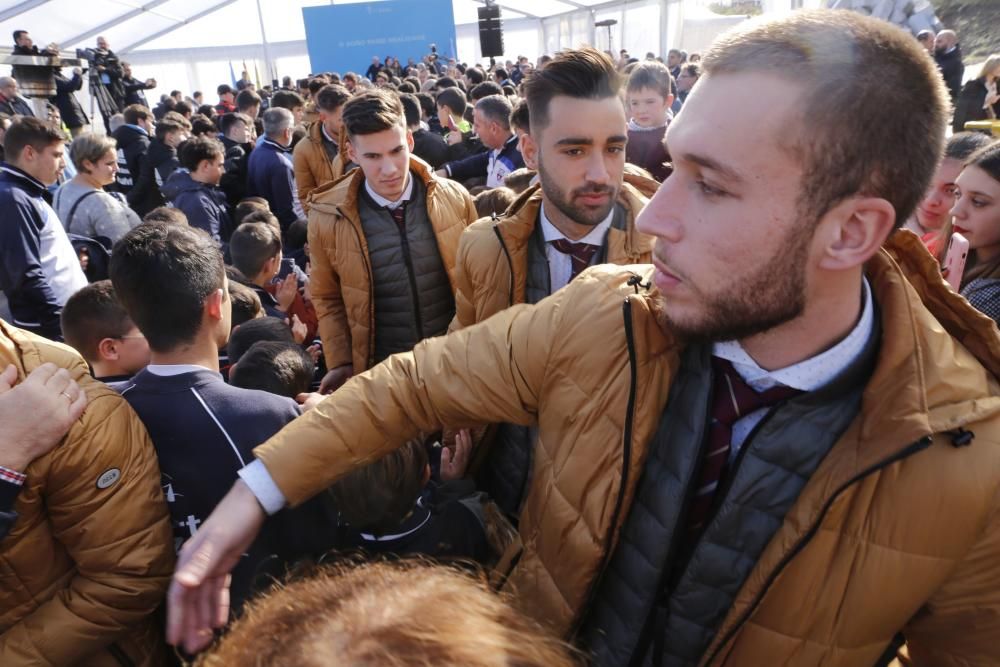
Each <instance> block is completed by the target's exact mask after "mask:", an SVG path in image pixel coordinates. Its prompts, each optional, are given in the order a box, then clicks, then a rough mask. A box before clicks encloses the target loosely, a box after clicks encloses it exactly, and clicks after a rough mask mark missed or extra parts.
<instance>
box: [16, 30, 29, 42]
mask: <svg viewBox="0 0 1000 667" xmlns="http://www.w3.org/2000/svg"><path fill="white" fill-rule="evenodd" d="M27 33H28V31H27V30H15V31H14V43H15V44H16V43H17V40H19V39H21V35H25V34H27Z"/></svg>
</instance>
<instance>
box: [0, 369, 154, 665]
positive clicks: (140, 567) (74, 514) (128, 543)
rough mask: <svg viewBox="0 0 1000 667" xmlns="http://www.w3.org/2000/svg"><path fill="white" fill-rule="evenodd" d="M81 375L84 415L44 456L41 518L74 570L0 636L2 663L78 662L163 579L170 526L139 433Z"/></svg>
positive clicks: (122, 409) (143, 613)
mask: <svg viewBox="0 0 1000 667" xmlns="http://www.w3.org/2000/svg"><path fill="white" fill-rule="evenodd" d="M81 383H83V381H81ZM86 384H87V390H88V393H89V394H90V395H91V403H90V405H89V406H88V407H87V411H86V413H84V417H83V418H82V419H81V420H80V421H78V422H77V423H76V425H75V426H74V427H73V428H72V429H71V430H70V432H69V434H68V435H67V439H66V441H65V442H64V443H63V444H62V445H61V446H60V447H58V448H56V449H55V450H53V452H52V453H51V454H49V455H47V457H44V458H46V459H49V460H48V461H47V463H48V465H47V471H46V474H47V478H46V484H45V486H46V489H47V490H46V492H45V497H44V500H45V504H46V506H47V508H48V517H49V521H51V523H52V527H53V533H54V534H55V537H56V539H58V540H59V542H61V543H62V544H63V545H64V546H65V548H66V550H67V552H68V553H69V555H70V557H71V558H72V559H73V560H74V562H75V563H76V574H75V575H74V576H73V578H72V579H71V580H70V581H69V582H68V584H67V585H66V587H65V588H64V589H63V590H62V591H60V592H59V593H58V594H57V595H55V596H54V597H53V598H52V599H50V600H49V601H48V602H46V603H44V604H42V605H41V606H39V607H38V608H37V609H36V610H35V611H34V612H32V613H31V614H29V615H28V616H26V617H25V618H23V619H21V621H20V622H19V623H17V624H16V625H14V626H12V627H11V628H9V629H8V630H7V631H6V632H5V633H4V634H3V635H2V636H0V664H3V665H24V664H32V665H35V664H38V665H68V664H77V663H80V662H81V661H82V662H86V656H88V655H90V654H92V653H94V652H96V651H98V650H100V649H102V648H103V647H105V646H107V645H109V644H111V643H112V642H114V641H116V640H117V639H119V638H120V637H121V636H122V635H124V634H125V633H126V632H128V631H129V629H130V627H131V626H134V625H136V624H137V623H138V622H139V621H141V620H143V619H146V618H147V617H148V616H149V615H150V614H152V613H153V612H154V611H155V610H156V608H157V607H158V606H159V605H160V604H161V603H162V602H163V599H164V595H165V593H166V589H167V585H168V584H169V582H170V575H171V572H172V569H173V564H174V550H173V540H172V533H171V528H170V521H169V517H168V514H167V505H166V502H165V501H164V498H163V493H162V491H161V489H160V472H159V467H158V465H157V461H156V454H155V452H154V450H153V446H152V444H151V443H150V441H149V436H148V435H147V434H146V430H145V428H144V427H143V426H142V423H141V422H140V421H139V418H138V417H137V416H136V415H135V413H134V412H132V410H131V408H129V406H128V404H127V403H125V400H124V399H122V398H121V397H120V396H118V395H117V394H114V395H113V394H111V393H110V392H109V391H108V390H107V389H106V388H105V387H103V385H100V386H99V385H98V383H96V382H95V381H93V380H91V381H90V382H87V383H86ZM39 462H43V460H40V461H39ZM39 462H36V463H39ZM29 471H30V469H29ZM115 471H117V473H116V472H115ZM101 487H104V488H101ZM54 632H55V633H58V637H59V640H58V641H53V640H52V636H53V633H54Z"/></svg>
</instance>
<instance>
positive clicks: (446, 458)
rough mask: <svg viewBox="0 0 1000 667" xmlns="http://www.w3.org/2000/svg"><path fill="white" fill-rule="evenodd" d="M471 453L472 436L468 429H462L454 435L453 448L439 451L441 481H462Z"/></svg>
mask: <svg viewBox="0 0 1000 667" xmlns="http://www.w3.org/2000/svg"><path fill="white" fill-rule="evenodd" d="M471 452H472V434H471V433H470V432H469V429H462V430H461V431H459V432H458V433H457V434H456V435H455V446H454V448H452V447H445V448H444V449H442V450H441V480H442V481H445V482H450V481H453V480H456V479H462V477H464V476H465V470H466V468H468V467H469V454H470V453H471Z"/></svg>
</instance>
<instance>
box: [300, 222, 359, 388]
mask: <svg viewBox="0 0 1000 667" xmlns="http://www.w3.org/2000/svg"><path fill="white" fill-rule="evenodd" d="M317 215H319V214H317V213H315V212H314V213H313V214H312V215H310V216H309V227H308V237H309V261H310V264H311V266H312V270H311V272H310V274H309V292H310V294H311V296H312V302H313V306H314V307H315V308H316V317H317V319H318V320H319V335H320V338H321V339H322V341H323V355H324V356H325V357H326V367H327V368H329V369H331V370H332V369H334V368H337V367H339V366H344V365H346V364H349V363H351V360H352V358H353V357H352V347H351V327H350V325H349V324H348V321H347V310H346V309H345V308H344V297H343V295H342V294H341V292H340V275H339V274H338V273H337V267H335V266H334V265H333V261H334V259H335V254H336V232H335V230H333V229H332V226H333V223H332V222H331V219H330V216H329V215H324V216H323V218H322V219H319V220H318V219H317Z"/></svg>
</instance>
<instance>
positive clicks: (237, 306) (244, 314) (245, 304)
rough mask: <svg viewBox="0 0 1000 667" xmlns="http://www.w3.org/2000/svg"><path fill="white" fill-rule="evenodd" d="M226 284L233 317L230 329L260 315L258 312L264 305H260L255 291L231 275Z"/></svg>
mask: <svg viewBox="0 0 1000 667" xmlns="http://www.w3.org/2000/svg"><path fill="white" fill-rule="evenodd" d="M227 268H228V267H227ZM227 273H228V271H227ZM226 284H227V286H228V287H229V300H230V301H231V302H232V304H233V318H232V322H231V323H230V330H232V329H235V328H236V327H238V326H240V325H241V324H245V323H246V322H249V321H250V320H255V319H257V318H258V317H260V313H261V311H263V309H264V307H263V306H261V304H260V297H259V296H257V293H256V292H254V291H253V290H252V289H251V288H249V287H247V286H246V285H244V284H243V283H241V282H239V281H237V280H233V279H232V277H230V278H229V282H228V283H226Z"/></svg>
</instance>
